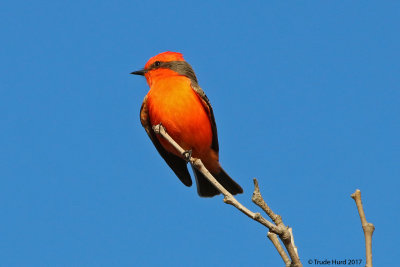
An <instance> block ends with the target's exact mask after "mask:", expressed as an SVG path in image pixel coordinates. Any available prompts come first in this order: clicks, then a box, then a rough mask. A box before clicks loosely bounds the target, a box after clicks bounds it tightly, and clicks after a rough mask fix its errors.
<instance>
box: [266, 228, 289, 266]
mask: <svg viewBox="0 0 400 267" xmlns="http://www.w3.org/2000/svg"><path fill="white" fill-rule="evenodd" d="M267 236H268V238H269V240H271V242H272V244H273V245H274V246H275V248H276V250H277V251H278V253H279V255H281V257H282V260H283V262H284V263H285V265H286V267H290V264H291V261H290V259H289V257H288V256H287V254H286V252H285V250H284V249H283V247H282V245H281V243H280V242H279V239H278V237H277V236H276V234H274V233H271V232H268V234H267Z"/></svg>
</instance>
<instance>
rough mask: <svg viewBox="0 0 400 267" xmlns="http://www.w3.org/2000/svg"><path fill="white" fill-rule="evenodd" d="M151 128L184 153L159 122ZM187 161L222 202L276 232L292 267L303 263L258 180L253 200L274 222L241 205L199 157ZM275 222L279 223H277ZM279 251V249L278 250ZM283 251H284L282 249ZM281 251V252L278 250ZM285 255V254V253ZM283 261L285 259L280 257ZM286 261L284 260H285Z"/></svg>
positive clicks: (255, 183) (298, 266)
mask: <svg viewBox="0 0 400 267" xmlns="http://www.w3.org/2000/svg"><path fill="white" fill-rule="evenodd" d="M153 130H154V132H155V133H156V134H160V135H161V136H162V137H163V138H164V139H166V140H167V141H168V142H169V143H170V144H171V145H172V146H173V147H174V148H175V149H176V150H177V151H178V152H179V153H180V154H181V155H184V153H185V150H184V149H183V148H182V147H181V146H180V145H179V144H178V143H176V142H175V140H173V139H172V137H171V136H170V135H169V134H168V133H167V132H166V130H165V128H164V126H162V125H161V123H160V124H158V125H155V126H153ZM188 161H189V162H190V163H191V164H192V165H193V166H194V167H195V168H196V169H198V170H199V171H200V172H201V173H202V174H204V176H205V177H206V178H207V179H208V180H209V181H210V182H211V183H212V184H213V185H214V186H215V187H216V188H217V189H218V190H219V191H220V192H221V193H222V194H223V195H224V202H225V203H227V204H230V205H232V206H234V207H236V208H237V209H238V210H240V211H241V212H243V213H244V214H246V215H247V216H248V217H250V218H252V219H253V220H255V221H257V222H259V223H261V224H262V225H264V226H265V227H267V228H268V229H269V231H270V232H271V233H274V234H277V235H278V236H279V237H280V238H281V240H282V242H283V244H284V245H285V247H286V250H287V251H288V253H289V255H290V258H291V259H292V263H291V265H290V266H294V267H302V266H303V265H302V264H301V262H300V259H299V257H298V254H297V251H296V250H295V248H294V244H293V243H292V237H291V234H290V232H289V231H288V229H287V227H286V226H285V225H284V224H283V222H282V218H281V217H280V216H279V215H276V214H275V213H273V212H272V210H271V209H270V208H269V207H268V205H267V204H266V203H265V201H264V200H263V198H262V196H261V194H260V190H259V187H258V182H257V180H256V179H254V186H255V188H254V193H253V198H252V199H253V202H254V203H256V204H257V205H258V206H260V207H261V208H262V209H263V210H264V211H265V212H266V213H267V215H268V216H270V217H271V216H272V217H271V219H272V220H273V221H274V222H275V224H274V223H271V222H270V221H268V220H267V219H265V218H264V217H262V216H261V214H260V213H258V212H257V213H255V212H252V211H250V210H249V209H248V208H246V207H245V206H243V205H242V204H241V203H240V202H239V201H237V200H236V198H235V197H234V196H233V195H232V194H231V193H229V191H228V190H226V189H225V188H224V187H223V186H222V185H221V184H220V183H219V182H218V181H217V180H216V179H215V178H214V176H213V175H212V174H211V173H210V172H209V171H208V170H207V168H206V167H205V166H204V164H203V163H202V161H201V160H200V159H196V158H193V157H190V158H189V159H188ZM277 222H278V223H279V224H277ZM278 252H279V251H278ZM283 252H284V251H283ZM279 253H281V252H279ZM285 256H286V255H285ZM282 258H283V259H284V261H285V259H286V258H287V256H286V258H284V257H282ZM285 262H286V261H285Z"/></svg>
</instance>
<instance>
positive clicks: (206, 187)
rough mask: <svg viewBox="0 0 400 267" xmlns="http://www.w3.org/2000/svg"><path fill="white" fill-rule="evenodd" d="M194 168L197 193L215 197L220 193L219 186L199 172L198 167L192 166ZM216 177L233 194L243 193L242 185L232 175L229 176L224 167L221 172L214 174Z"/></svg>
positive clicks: (202, 195)
mask: <svg viewBox="0 0 400 267" xmlns="http://www.w3.org/2000/svg"><path fill="white" fill-rule="evenodd" d="M192 169H193V172H194V176H195V178H196V182H197V183H196V184H197V193H198V194H199V196H201V197H213V196H216V195H219V194H220V192H219V191H218V190H217V188H215V186H214V185H213V184H212V183H211V182H210V181H208V180H207V178H206V177H204V175H203V174H202V173H201V172H199V171H198V170H197V169H196V168H193V167H192ZM213 175H214V174H213ZM214 177H215V179H217V181H218V182H219V183H220V184H221V185H222V186H223V187H225V189H226V190H228V191H229V192H230V193H231V194H232V195H236V194H240V193H243V189H242V187H240V185H238V184H237V183H236V182H235V181H234V180H233V179H232V178H231V177H229V175H228V174H227V173H226V172H225V171H224V169H222V168H221V172H220V173H219V174H216V175H214Z"/></svg>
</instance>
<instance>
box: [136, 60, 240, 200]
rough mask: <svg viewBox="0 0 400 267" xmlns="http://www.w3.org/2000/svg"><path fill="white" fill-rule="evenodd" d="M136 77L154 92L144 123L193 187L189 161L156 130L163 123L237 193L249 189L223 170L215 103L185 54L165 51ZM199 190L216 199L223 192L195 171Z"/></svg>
mask: <svg viewBox="0 0 400 267" xmlns="http://www.w3.org/2000/svg"><path fill="white" fill-rule="evenodd" d="M132 74H136V75H142V76H145V77H146V80H147V83H148V85H149V87H150V91H149V92H148V93H147V95H146V97H145V98H144V101H143V104H142V107H141V109H140V121H141V123H142V125H143V127H144V128H145V130H146V132H147V134H148V136H149V137H150V139H151V141H152V142H153V144H154V146H155V147H156V148H157V150H158V152H159V153H160V155H161V156H162V157H163V158H164V160H165V161H166V162H167V164H168V165H169V167H171V169H172V170H173V171H174V172H175V174H176V175H177V176H178V178H179V179H180V180H181V181H182V183H183V184H185V185H186V186H191V185H192V180H191V178H190V174H189V172H188V169H187V162H186V161H185V160H184V157H183V156H182V155H181V154H180V153H179V152H178V151H177V150H176V149H174V148H173V147H172V146H171V144H169V143H168V141H166V140H165V139H164V138H163V137H162V136H159V135H156V134H155V133H154V131H153V129H152V126H154V125H158V124H159V123H161V124H162V125H163V126H164V127H165V129H166V131H167V133H168V134H169V135H170V136H171V137H172V138H173V139H174V140H175V141H176V142H177V143H178V144H179V145H180V146H181V147H182V148H183V149H185V150H186V151H190V150H191V151H192V156H193V157H195V158H200V159H201V160H202V162H203V163H204V165H205V167H206V168H207V169H208V170H209V171H210V172H211V174H212V175H213V176H214V177H215V178H216V179H217V180H218V182H219V183H220V184H221V185H222V186H223V187H225V188H226V189H227V190H228V191H229V192H230V193H231V194H233V195H235V194H238V193H243V189H242V188H241V187H240V185H238V184H237V183H236V182H235V181H234V180H233V179H232V178H230V177H229V175H228V174H227V173H226V172H225V171H224V169H222V167H221V165H220V164H219V161H218V151H219V147H218V136H217V126H216V124H215V119H214V114H213V110H212V108H211V104H210V101H209V100H208V98H207V96H206V95H205V93H204V92H203V90H202V89H201V88H200V87H199V85H198V82H197V78H196V74H195V73H194V71H193V69H192V67H191V66H190V65H189V63H187V62H186V61H185V60H184V59H183V56H182V54H181V53H175V52H164V53H161V54H158V55H156V56H154V57H152V58H150V60H149V61H148V62H147V63H146V65H145V67H144V69H142V70H139V71H134V72H132ZM193 172H194V175H195V178H196V181H197V192H198V194H199V195H200V196H201V197H212V196H215V195H218V194H219V193H220V192H219V191H218V190H217V189H216V188H215V187H214V186H213V185H212V184H211V183H210V182H209V181H208V180H207V178H205V177H204V176H203V174H202V173H201V172H199V171H198V170H197V169H195V168H193Z"/></svg>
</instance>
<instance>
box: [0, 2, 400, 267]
mask: <svg viewBox="0 0 400 267" xmlns="http://www.w3.org/2000/svg"><path fill="white" fill-rule="evenodd" d="M399 11H400V3H399V2H398V1H380V2H379V3H378V2H377V1H274V2H267V1H250V2H244V1H218V2H217V1H200V2H199V1H197V2H196V3H194V2H192V3H190V2H188V1H150V2H149V1H112V2H111V1H83V2H82V1H80V2H78V1H26V0H25V1H3V3H2V4H1V8H0V24H1V27H0V33H1V35H0V36H1V37H0V38H1V41H2V42H1V43H2V49H0V60H1V62H2V64H0V72H1V73H2V74H1V75H0V121H1V131H0V149H1V153H0V177H1V178H0V259H1V260H0V266H282V262H281V259H280V258H279V256H278V253H277V252H276V251H275V249H274V248H273V246H272V245H271V244H270V242H269V240H268V239H267V238H266V233H267V231H266V229H264V228H263V227H261V226H260V225H259V224H257V223H255V222H253V221H251V220H249V219H248V218H247V217H245V216H244V215H242V214H241V213H239V212H238V211H237V210H235V209H234V208H232V207H230V206H228V205H226V204H224V203H223V202H222V197H216V198H213V199H203V198H199V197H198V196H197V193H196V189H195V187H191V188H186V187H185V186H183V185H182V184H181V183H180V181H179V180H178V178H177V177H176V176H175V175H174V174H173V172H172V171H171V170H170V169H169V168H168V167H167V165H166V164H165V163H164V161H163V160H162V159H161V157H160V156H159V155H158V153H157V152H156V150H155V149H154V147H153V146H152V144H151V142H150V140H149V139H148V138H147V135H146V134H145V132H144V130H143V129H142V127H141V125H140V122H139V108H140V105H141V103H142V100H143V97H144V96H145V95H146V93H147V90H148V87H147V84H146V83H145V80H144V79H143V78H142V77H134V76H132V75H129V73H130V72H132V71H134V70H137V69H140V68H142V67H143V66H144V64H145V63H146V61H147V60H148V59H149V58H150V57H151V56H154V55H156V54H158V53H160V52H164V51H168V50H170V51H178V52H182V53H183V54H184V56H185V59H186V60H187V61H188V62H189V63H190V64H191V65H192V66H193V68H194V69H195V71H196V74H197V77H198V79H199V84H200V86H201V87H202V88H203V89H204V90H205V92H206V93H207V95H208V97H209V98H210V100H211V103H212V104H213V107H214V112H215V116H216V121H217V125H218V132H219V142H220V161H221V164H222V165H223V167H224V168H225V169H226V170H227V172H228V173H229V174H230V175H231V176H232V177H234V178H235V180H236V181H238V182H239V183H240V184H241V185H242V187H243V188H244V191H245V193H244V194H243V195H240V196H239V197H238V199H239V201H241V202H242V203H243V204H244V205H246V206H247V207H249V208H250V209H251V210H253V211H257V210H258V209H257V208H256V207H255V206H254V205H253V204H252V203H251V200H250V198H251V194H252V191H253V185H252V178H253V177H257V178H258V180H259V183H260V186H261V192H262V194H263V196H264V198H265V199H266V200H267V203H268V204H269V205H270V206H271V207H272V208H273V210H274V211H276V212H277V213H278V214H281V215H282V216H283V219H284V221H285V223H286V224H287V225H290V226H292V227H293V228H294V234H295V241H296V245H297V246H298V249H299V254H300V257H301V259H302V261H303V264H304V266H309V265H308V264H307V260H308V259H319V260H324V259H339V260H342V259H360V258H361V259H363V260H364V259H365V253H364V239H363V233H362V229H361V223H360V220H359V217H358V213H357V210H356V206H355V204H354V202H353V200H352V199H351V198H350V194H351V193H353V192H354V191H355V189H356V188H359V189H360V190H361V191H362V197H363V202H364V205H365V206H364V208H365V212H366V215H367V220H368V221H370V222H372V223H374V224H375V226H376V231H375V233H374V236H373V253H374V254H373V256H374V263H375V265H376V266H393V264H394V262H395V257H393V255H396V253H397V252H398V240H397V239H396V238H395V235H396V234H393V233H395V232H396V231H395V230H393V229H394V228H393V226H394V225H396V224H398V223H399V214H398V212H397V211H398V208H399V204H400V197H399V194H398V188H399V185H400V184H399V177H400V165H399V161H400V142H399V135H400V123H399V114H400V108H399V106H400V91H399V89H400V88H399V84H400V78H399V69H400V66H399V65H400V64H399V62H400V55H399V47H400V38H399V23H400V18H399ZM393 231H394V232H393ZM364 264H365V262H363V263H362V266H364Z"/></svg>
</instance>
